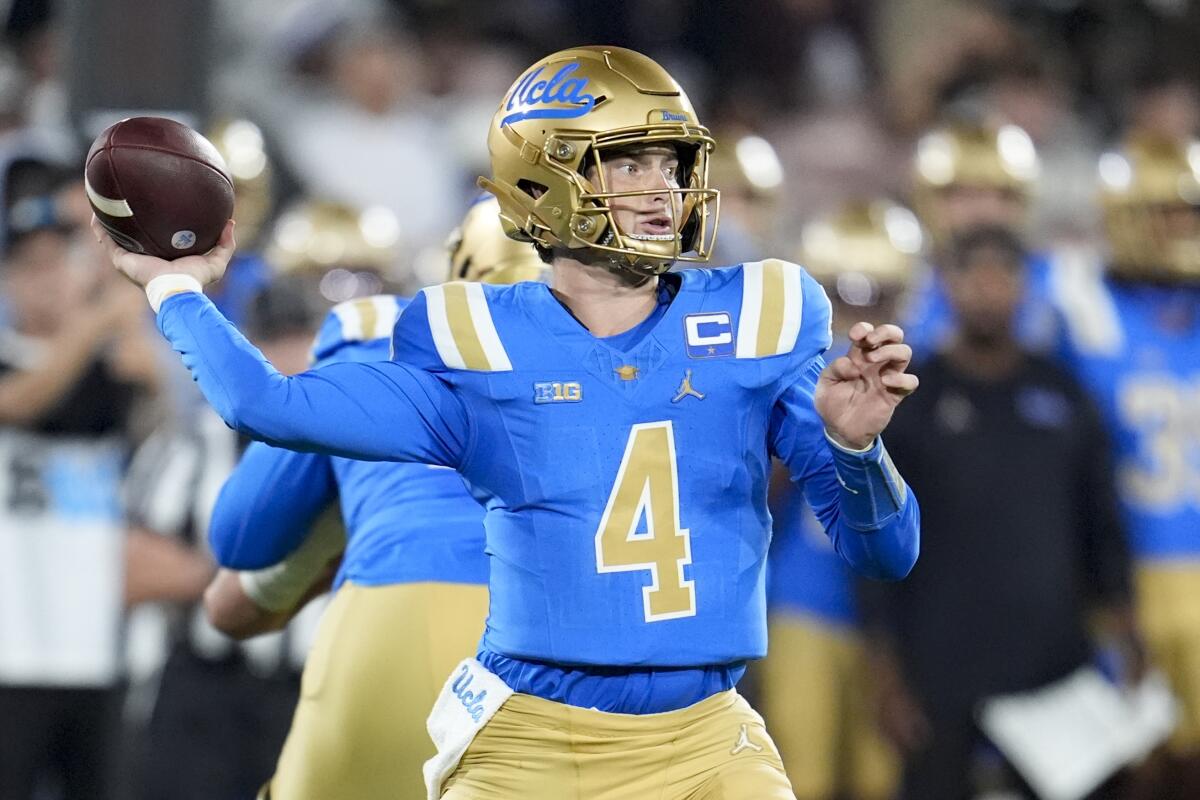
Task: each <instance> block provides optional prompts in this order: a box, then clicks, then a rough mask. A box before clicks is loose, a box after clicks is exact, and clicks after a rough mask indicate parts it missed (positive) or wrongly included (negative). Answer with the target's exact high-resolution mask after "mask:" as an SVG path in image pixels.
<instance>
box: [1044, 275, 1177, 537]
mask: <svg viewBox="0 0 1200 800" xmlns="http://www.w3.org/2000/svg"><path fill="white" fill-rule="evenodd" d="M1057 300H1058V302H1059V303H1060V305H1061V307H1062V310H1063V314H1064V317H1065V319H1066V321H1067V330H1068V333H1069V336H1068V338H1067V341H1066V343H1065V357H1066V359H1067V361H1068V363H1069V364H1070V366H1071V367H1072V368H1073V369H1074V371H1075V373H1076V374H1077V376H1078V377H1079V379H1080V380H1081V381H1082V382H1083V384H1084V385H1085V386H1086V387H1087V388H1088V389H1089V390H1090V391H1091V392H1092V395H1093V397H1094V398H1095V401H1096V404H1097V406H1098V407H1099V408H1100V410H1101V413H1102V414H1103V415H1104V418H1105V420H1106V422H1107V424H1108V426H1109V428H1110V430H1111V431H1112V438H1113V450H1114V460H1115V462H1116V465H1117V481H1118V489H1119V492H1120V500H1121V507H1122V510H1123V512H1124V514H1125V517H1126V524H1127V528H1128V531H1129V537H1130V543H1131V546H1132V549H1133V552H1134V555H1135V556H1137V557H1139V558H1143V559H1180V558H1184V559H1195V558H1196V557H1197V556H1200V287H1168V286H1151V285H1136V284H1126V283H1120V282H1116V281H1099V280H1096V279H1094V278H1093V279H1092V280H1090V281H1089V280H1071V279H1069V278H1067V279H1064V280H1061V281H1060V285H1059V291H1058V293H1057Z"/></svg>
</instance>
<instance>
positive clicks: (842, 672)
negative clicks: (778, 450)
mask: <svg viewBox="0 0 1200 800" xmlns="http://www.w3.org/2000/svg"><path fill="white" fill-rule="evenodd" d="M722 198H724V195H722ZM921 243H922V238H921V229H920V225H919V224H918V222H917V220H916V217H914V216H913V214H912V212H910V211H909V210H908V209H906V208H903V207H901V206H898V205H896V204H894V203H892V202H889V201H887V200H882V199H879V200H874V201H856V202H850V203H846V204H845V205H843V206H841V207H840V208H838V209H837V210H836V211H834V212H832V213H828V214H825V215H823V216H821V217H818V218H816V219H814V220H812V221H811V222H809V223H808V224H807V225H805V226H804V229H803V232H802V238H801V247H800V252H799V258H798V259H797V260H798V261H799V263H801V264H803V265H804V266H805V269H807V270H808V272H809V274H811V275H812V276H813V277H814V278H816V279H817V280H819V281H820V282H821V285H822V286H824V287H825V291H826V293H827V294H828V295H829V298H830V301H831V302H832V304H833V346H832V348H831V351H832V352H834V353H840V352H844V351H845V350H846V349H847V348H848V347H849V344H850V338H849V332H850V327H851V325H853V324H854V323H855V322H856V321H858V320H866V321H867V322H870V323H871V324H873V325H882V324H884V323H885V322H886V321H887V320H890V319H895V318H896V314H897V311H898V309H899V308H901V307H902V305H903V302H904V297H905V293H906V292H907V291H908V289H909V287H910V286H911V284H912V280H913V276H914V273H915V271H916V268H917V259H918V258H919V256H920V252H921ZM780 479H782V480H780ZM771 488H772V497H771V501H772V513H773V515H774V517H775V536H774V539H773V541H772V545H771V556H770V563H769V568H768V584H767V601H768V603H769V610H770V616H769V638H770V642H771V646H770V649H769V650H768V652H767V657H766V659H765V660H764V661H763V662H762V665H761V667H760V668H759V670H758V672H757V674H758V676H759V679H760V684H759V686H760V689H761V691H762V709H763V715H764V717H765V718H766V720H767V724H768V725H770V727H771V731H772V734H773V735H774V737H775V741H776V743H777V744H778V745H779V752H780V755H781V756H782V757H783V763H784V766H785V767H786V768H787V773H788V777H789V778H790V779H791V782H792V790H793V791H794V792H795V793H796V797H797V798H798V800H833V798H856V800H887V798H890V797H892V795H893V793H894V791H895V789H896V786H897V784H898V779H899V763H898V760H897V758H896V755H895V753H893V752H892V750H891V747H890V745H889V744H888V743H887V742H886V741H885V740H884V739H883V737H882V736H881V735H880V734H879V732H878V729H877V727H876V718H875V714H874V709H873V706H872V704H871V694H870V683H869V681H868V679H867V674H866V670H867V665H866V661H865V654H864V652H863V643H862V641H861V635H860V630H859V614H858V609H857V603H856V602H855V598H854V578H853V572H852V571H851V570H850V568H849V567H848V566H847V565H846V563H845V561H844V560H843V559H842V558H841V556H839V555H838V554H837V553H836V552H835V551H834V550H833V548H832V546H830V544H829V540H828V539H827V538H826V536H825V533H824V531H823V530H821V525H820V522H818V521H817V518H816V517H815V516H814V515H813V513H812V511H811V510H810V509H809V508H808V506H807V504H806V503H805V502H804V497H803V494H802V493H801V492H798V491H796V490H795V489H794V488H793V487H792V485H791V483H790V482H788V481H787V475H786V473H784V472H783V471H782V470H777V471H776V474H775V476H774V480H773V481H772V487H771Z"/></svg>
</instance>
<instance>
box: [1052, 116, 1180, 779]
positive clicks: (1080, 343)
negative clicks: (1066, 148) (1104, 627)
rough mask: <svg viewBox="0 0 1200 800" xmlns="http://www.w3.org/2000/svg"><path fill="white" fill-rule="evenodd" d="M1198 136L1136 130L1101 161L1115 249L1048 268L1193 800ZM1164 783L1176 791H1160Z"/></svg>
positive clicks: (1173, 743)
mask: <svg viewBox="0 0 1200 800" xmlns="http://www.w3.org/2000/svg"><path fill="white" fill-rule="evenodd" d="M1197 152H1200V142H1196V141H1192V142H1185V143H1179V142H1176V141H1171V140H1166V139H1157V138H1147V137H1140V138H1135V139H1132V140H1130V141H1127V142H1126V143H1125V144H1124V146H1123V147H1122V148H1121V149H1120V150H1118V151H1114V152H1110V153H1106V154H1105V155H1103V156H1102V157H1101V159H1100V162H1099V177H1100V186H1101V199H1102V206H1103V211H1104V223H1105V233H1106V237H1107V239H1108V244H1109V250H1110V256H1109V261H1108V269H1107V271H1106V274H1104V276H1103V278H1102V279H1101V280H1097V275H1098V273H1097V271H1096V270H1095V269H1093V268H1092V265H1089V264H1085V263H1075V262H1071V263H1069V264H1062V265H1059V268H1058V269H1056V270H1055V272H1054V281H1053V284H1052V290H1053V293H1054V297H1055V300H1056V303H1057V304H1058V305H1059V306H1060V307H1061V308H1062V310H1063V315H1064V318H1065V320H1066V330H1067V334H1068V335H1067V337H1066V340H1067V341H1066V347H1065V349H1066V355H1067V358H1068V359H1069V361H1070V362H1071V363H1072V365H1073V366H1074V367H1075V369H1076V372H1077V374H1078V376H1079V378H1080V379H1081V380H1082V382H1083V383H1084V384H1085V385H1086V386H1088V387H1089V388H1090V389H1091V391H1092V392H1093V395H1094V397H1095V399H1096V402H1097V405H1098V406H1099V407H1100V410H1101V412H1102V413H1103V414H1104V416H1105V418H1106V420H1107V423H1108V425H1109V426H1110V429H1111V430H1112V431H1113V443H1114V451H1115V453H1114V456H1115V460H1116V463H1117V479H1118V491H1119V499H1120V502H1121V506H1122V508H1123V511H1124V515H1125V519H1126V525H1127V528H1128V531H1129V537H1130V545H1131V548H1132V550H1133V555H1134V559H1135V566H1136V572H1135V590H1136V599H1137V604H1138V614H1139V617H1140V619H1139V622H1140V625H1141V630H1142V632H1143V635H1144V636H1145V639H1146V642H1147V645H1148V646H1149V650H1150V655H1151V660H1152V661H1153V662H1155V663H1156V664H1157V665H1158V666H1159V667H1160V668H1161V669H1163V670H1164V671H1165V672H1166V674H1167V677H1168V678H1169V680H1170V682H1171V686H1172V688H1173V689H1174V691H1175V692H1176V694H1177V695H1178V697H1179V700H1180V705H1181V709H1180V710H1181V715H1180V721H1179V725H1178V727H1177V729H1176V731H1175V733H1174V736H1173V738H1172V740H1171V742H1170V751H1171V753H1172V754H1173V756H1174V760H1175V761H1176V764H1175V765H1174V766H1175V767H1176V770H1175V771H1174V774H1172V775H1171V776H1170V777H1168V778H1167V780H1166V782H1165V784H1164V786H1162V787H1160V789H1159V793H1155V794H1154V795H1153V796H1155V797H1167V796H1170V797H1200V172H1198V170H1197V167H1198V166H1200V162H1198V160H1197V158H1196V154H1197ZM1167 786H1169V787H1170V789H1169V791H1173V792H1178V793H1177V794H1168V789H1167V788H1166V787H1167Z"/></svg>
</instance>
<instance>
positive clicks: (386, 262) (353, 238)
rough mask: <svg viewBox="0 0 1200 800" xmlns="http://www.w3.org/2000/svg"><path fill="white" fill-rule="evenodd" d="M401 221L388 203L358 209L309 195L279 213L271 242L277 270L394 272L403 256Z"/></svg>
mask: <svg viewBox="0 0 1200 800" xmlns="http://www.w3.org/2000/svg"><path fill="white" fill-rule="evenodd" d="M399 243H400V224H399V223H398V222H397V221H396V215H395V214H393V213H392V212H391V211H389V210H387V209H386V208H382V207H377V208H369V209H365V210H359V209H357V208H355V207H353V206H349V205H346V204H344V203H335V202H332V201H328V200H308V201H304V202H301V203H298V204H296V205H294V206H292V207H291V208H288V209H287V210H285V211H284V212H283V213H282V214H280V215H279V219H278V220H277V221H276V223H275V227H274V228H273V229H272V231H271V241H270V243H269V244H268V246H267V253H266V257H267V262H268V263H269V264H270V265H271V267H272V268H273V269H275V271H277V272H321V271H324V270H327V269H331V268H333V267H343V268H346V269H370V270H375V271H377V272H380V273H387V272H389V271H390V270H391V269H392V268H393V267H394V266H395V263H396V258H397V257H398V255H399V249H398V246H399Z"/></svg>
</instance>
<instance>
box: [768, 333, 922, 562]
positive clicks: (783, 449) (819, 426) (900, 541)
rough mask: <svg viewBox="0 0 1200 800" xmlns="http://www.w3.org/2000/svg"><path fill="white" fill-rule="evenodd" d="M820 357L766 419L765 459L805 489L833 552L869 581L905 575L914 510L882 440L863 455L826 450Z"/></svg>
mask: <svg viewBox="0 0 1200 800" xmlns="http://www.w3.org/2000/svg"><path fill="white" fill-rule="evenodd" d="M824 366H825V362H824V359H823V358H821V357H820V356H814V357H813V358H811V359H809V361H808V362H807V364H806V365H805V367H804V368H803V370H801V372H800V374H799V376H798V377H797V379H796V380H795V381H794V382H793V383H792V384H791V385H789V386H788V387H787V388H786V389H785V390H784V392H783V393H782V394H781V395H780V396H779V398H778V400H777V401H776V403H775V406H774V408H773V409H772V413H771V426H770V444H771V451H772V454H773V455H775V456H777V457H778V458H779V459H780V460H782V461H783V462H784V464H785V465H786V466H787V468H788V471H789V472H790V473H791V476H792V480H793V481H796V482H797V483H799V484H801V485H802V486H803V488H804V494H805V498H806V499H807V500H808V503H809V505H810V506H812V509H813V511H814V512H815V513H816V515H817V518H818V519H819V520H820V521H821V524H822V526H823V527H824V528H825V531H826V533H827V534H828V535H829V538H830V540H831V541H832V542H833V546H834V548H835V549H836V550H837V552H838V553H840V554H841V556H842V557H843V558H844V559H845V560H846V561H847V562H849V564H850V565H851V566H852V567H854V569H855V570H856V571H858V572H860V573H862V574H864V575H866V576H868V577H873V578H883V579H890V580H896V579H899V578H903V577H904V576H905V575H907V574H908V573H909V571H910V570H911V569H912V567H913V565H914V564H915V563H916V560H917V553H918V550H919V547H920V510H919V509H918V507H917V501H916V498H915V497H914V496H913V493H912V491H911V490H910V489H909V488H908V485H907V484H906V483H905V482H904V479H903V478H902V477H900V474H899V472H897V471H896V468H895V466H894V465H893V464H892V461H891V458H890V457H889V456H888V454H887V451H886V450H885V449H884V447H883V442H882V440H880V439H876V441H875V443H874V444H873V445H872V446H871V448H869V449H868V450H866V451H865V452H861V453H860V452H852V451H848V450H845V449H843V448H840V447H837V446H836V445H833V444H832V443H831V442H830V441H829V440H828V438H827V437H826V435H825V425H824V423H823V422H822V420H821V418H820V416H819V415H818V414H817V410H816V407H815V405H814V402H813V397H814V394H815V392H816V387H817V379H818V377H819V376H820V374H821V370H822V369H823V368H824Z"/></svg>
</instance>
